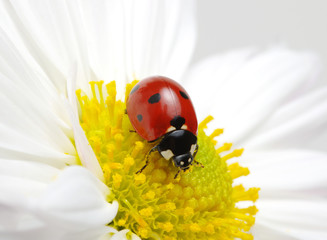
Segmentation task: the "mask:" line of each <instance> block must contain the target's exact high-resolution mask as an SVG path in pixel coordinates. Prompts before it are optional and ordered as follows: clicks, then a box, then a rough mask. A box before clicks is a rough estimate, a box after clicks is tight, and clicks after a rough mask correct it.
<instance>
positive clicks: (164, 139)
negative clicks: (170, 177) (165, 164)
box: [127, 76, 203, 178]
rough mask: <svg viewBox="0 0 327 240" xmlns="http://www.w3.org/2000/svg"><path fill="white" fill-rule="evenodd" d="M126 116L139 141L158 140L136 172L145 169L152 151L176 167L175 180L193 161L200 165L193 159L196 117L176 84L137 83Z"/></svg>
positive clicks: (157, 79)
mask: <svg viewBox="0 0 327 240" xmlns="http://www.w3.org/2000/svg"><path fill="white" fill-rule="evenodd" d="M127 114H128V117H129V119H130V121H131V123H132V125H133V127H134V129H135V131H136V132H137V133H138V134H139V135H140V136H141V137H142V138H144V139H145V140H147V141H149V142H154V141H157V140H158V141H159V140H160V142H159V143H158V144H157V145H156V146H155V147H153V148H152V149H151V150H150V151H149V153H148V154H147V157H146V164H145V165H144V166H143V167H142V168H141V169H140V170H139V171H138V172H137V173H140V172H142V171H143V169H144V168H145V167H146V166H147V164H148V161H149V155H150V154H151V153H152V152H154V151H158V152H159V153H160V154H161V156H162V157H164V158H165V159H166V160H171V159H172V160H173V162H174V164H175V166H176V167H178V168H179V170H178V172H177V174H176V175H175V178H176V177H177V175H178V174H179V172H180V171H181V170H184V171H185V170H187V169H189V167H190V165H192V163H193V162H195V163H197V164H200V163H198V162H197V161H195V160H194V157H195V155H196V153H197V151H198V145H197V136H196V135H197V128H198V122H197V118H196V114H195V111H194V107H193V104H192V102H191V99H190V97H189V95H188V94H187V92H186V91H185V89H184V88H183V87H182V86H181V85H179V84H178V83H177V82H175V81H173V80H172V79H169V78H167V77H162V76H154V77H149V78H146V79H144V80H142V81H140V82H139V83H137V84H136V85H135V86H134V88H133V89H132V90H131V92H130V93H129V96H128V100H127ZM201 166H202V165H201ZM202 167H203V166H202Z"/></svg>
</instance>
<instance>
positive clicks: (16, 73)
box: [0, 31, 76, 167]
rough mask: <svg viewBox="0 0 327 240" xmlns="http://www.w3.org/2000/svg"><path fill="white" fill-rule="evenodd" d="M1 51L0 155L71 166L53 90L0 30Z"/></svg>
mask: <svg viewBox="0 0 327 240" xmlns="http://www.w3.org/2000/svg"><path fill="white" fill-rule="evenodd" d="M0 51H1V56H0V81H1V92H0V100H1V101H0V109H1V110H0V114H1V118H0V133H1V136H2V138H1V139H0V149H1V152H0V156H1V157H5V158H14V159H19V158H24V159H26V160H32V161H44V162H47V163H48V164H51V165H53V166H57V167H63V166H65V164H71V163H74V162H75V161H76V159H75V148H74V146H73V144H72V143H71V139H70V138H71V136H72V132H71V130H70V125H69V124H70V123H69V121H68V120H67V119H68V114H67V112H65V109H63V106H64V104H63V101H62V99H61V98H60V96H59V94H58V92H57V90H56V88H55V87H54V86H53V84H52V82H51V81H50V80H49V79H48V78H47V77H46V76H45V75H44V74H42V73H41V72H39V71H38V69H37V68H36V69H34V66H35V65H33V63H30V62H28V61H27V60H26V59H25V58H23V57H22V56H20V55H19V52H18V50H17V49H16V48H15V47H14V46H13V45H12V44H11V42H10V41H9V39H8V38H7V37H6V36H5V35H4V34H3V32H1V31H0Z"/></svg>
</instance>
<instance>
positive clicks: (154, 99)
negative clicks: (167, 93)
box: [148, 93, 161, 104]
mask: <svg viewBox="0 0 327 240" xmlns="http://www.w3.org/2000/svg"><path fill="white" fill-rule="evenodd" d="M160 98H161V96H160V94H159V93H156V94H153V95H152V96H151V97H150V98H149V100H148V102H149V103H151V104H153V103H157V102H159V101H160Z"/></svg>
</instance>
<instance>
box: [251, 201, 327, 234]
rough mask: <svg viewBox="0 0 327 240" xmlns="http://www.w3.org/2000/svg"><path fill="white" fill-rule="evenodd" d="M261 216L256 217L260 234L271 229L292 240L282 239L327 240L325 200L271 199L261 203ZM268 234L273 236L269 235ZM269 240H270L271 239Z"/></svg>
mask: <svg viewBox="0 0 327 240" xmlns="http://www.w3.org/2000/svg"><path fill="white" fill-rule="evenodd" d="M257 205H258V207H259V209H260V210H259V213H258V215H257V217H256V223H257V224H258V226H257V227H256V228H255V231H254V236H256V230H258V231H259V235H261V236H260V237H261V238H259V239H266V238H264V237H263V232H261V233H260V227H261V226H264V227H265V228H270V229H273V230H275V231H276V232H279V233H281V234H285V235H288V236H290V237H288V238H281V239H293V238H294V239H303V240H306V239H314V240H320V239H326V237H327V233H326V229H327V202H326V201H325V200H315V201H313V200H301V199H300V200H297V199H288V200H279V199H271V200H265V201H259V202H258V204H257ZM265 234H266V235H267V234H269V233H267V232H265ZM292 237H293V238H292ZM267 239H269V238H267Z"/></svg>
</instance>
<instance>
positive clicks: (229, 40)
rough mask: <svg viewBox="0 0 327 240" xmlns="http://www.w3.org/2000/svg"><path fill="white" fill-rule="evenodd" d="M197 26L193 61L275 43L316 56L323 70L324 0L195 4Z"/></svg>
mask: <svg viewBox="0 0 327 240" xmlns="http://www.w3.org/2000/svg"><path fill="white" fill-rule="evenodd" d="M198 22H199V26H198V28H199V29H198V31H199V32H198V33H199V37H198V45H197V47H196V50H195V59H196V60H199V59H201V58H203V57H205V56H208V55H211V54H215V53H222V52H225V51H228V50H231V49H235V48H242V47H249V46H259V47H267V46H270V45H272V44H277V43H279V44H283V45H285V46H288V47H289V48H291V49H295V50H311V51H314V52H316V53H318V54H319V55H320V56H321V58H322V60H323V64H324V69H326V68H327V0H270V1H268V0H266V1H264V0H224V1H223V0H198ZM324 73H325V76H326V70H325V71H324Z"/></svg>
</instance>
